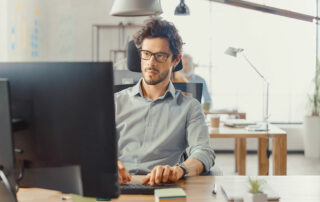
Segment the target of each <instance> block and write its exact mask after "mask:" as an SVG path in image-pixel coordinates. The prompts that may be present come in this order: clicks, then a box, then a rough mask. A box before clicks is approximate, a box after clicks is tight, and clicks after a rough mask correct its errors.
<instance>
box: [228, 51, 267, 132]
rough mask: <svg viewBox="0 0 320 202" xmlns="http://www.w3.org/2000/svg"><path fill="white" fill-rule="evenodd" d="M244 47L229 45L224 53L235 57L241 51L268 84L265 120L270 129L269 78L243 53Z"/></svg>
mask: <svg viewBox="0 0 320 202" xmlns="http://www.w3.org/2000/svg"><path fill="white" fill-rule="evenodd" d="M243 51H244V49H242V48H234V47H229V48H228V49H227V50H226V51H225V52H224V53H225V54H227V55H230V56H233V57H237V55H238V54H239V53H240V54H241V55H242V56H243V57H244V59H245V60H246V61H247V62H248V63H249V65H250V66H251V67H252V69H253V70H254V71H255V72H256V73H257V74H258V75H259V76H260V77H261V78H262V79H263V81H264V82H265V83H266V85H267V96H266V111H265V114H264V115H263V122H264V123H265V127H266V128H265V129H266V130H267V131H268V130H269V122H268V119H269V112H268V111H269V82H268V80H267V79H266V78H265V77H264V76H263V75H262V74H261V73H260V72H259V71H258V69H257V68H256V67H255V66H254V65H253V64H252V63H251V62H250V60H249V59H248V58H247V56H246V55H245V54H244V53H243Z"/></svg>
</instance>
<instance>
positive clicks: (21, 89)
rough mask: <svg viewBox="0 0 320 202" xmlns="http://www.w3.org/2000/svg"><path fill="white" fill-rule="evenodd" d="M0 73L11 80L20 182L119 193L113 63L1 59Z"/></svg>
mask: <svg viewBox="0 0 320 202" xmlns="http://www.w3.org/2000/svg"><path fill="white" fill-rule="evenodd" d="M0 78H7V79H8V80H9V82H10V92H11V97H10V98H11V113H12V118H13V122H14V123H13V139H14V147H15V150H16V151H17V152H15V158H16V168H17V172H19V178H20V182H19V185H20V186H22V187H42V188H49V189H56V190H60V191H63V192H66V193H68V192H71V193H78V194H83V195H84V196H92V197H99V198H114V197H117V196H118V194H119V185H118V175H117V142H116V132H115V117H114V98H113V69H112V63H110V62H105V63H91V62H48V63H45V62H38V63H0ZM19 151H20V152H19Z"/></svg>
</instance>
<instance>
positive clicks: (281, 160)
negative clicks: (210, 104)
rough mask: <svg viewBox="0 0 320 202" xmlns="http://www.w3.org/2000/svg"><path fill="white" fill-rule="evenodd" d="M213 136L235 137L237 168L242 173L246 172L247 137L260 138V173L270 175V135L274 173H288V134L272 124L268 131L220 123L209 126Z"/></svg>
mask: <svg viewBox="0 0 320 202" xmlns="http://www.w3.org/2000/svg"><path fill="white" fill-rule="evenodd" d="M209 130H210V137H211V138H234V139H235V149H234V154H235V170H236V172H238V173H239V174H240V175H245V174H246V155H247V148H246V139H247V138H258V174H259V175H268V171H269V160H268V158H267V153H266V150H267V145H268V137H269V138H272V158H273V175H286V174H287V134H286V132H285V131H283V130H281V129H280V128H277V127H276V126H274V125H271V127H270V130H269V131H268V134H267V132H266V131H248V130H247V129H245V128H231V127H226V126H223V125H220V128H218V129H213V128H209Z"/></svg>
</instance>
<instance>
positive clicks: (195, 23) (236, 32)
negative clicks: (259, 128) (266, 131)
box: [162, 0, 316, 122]
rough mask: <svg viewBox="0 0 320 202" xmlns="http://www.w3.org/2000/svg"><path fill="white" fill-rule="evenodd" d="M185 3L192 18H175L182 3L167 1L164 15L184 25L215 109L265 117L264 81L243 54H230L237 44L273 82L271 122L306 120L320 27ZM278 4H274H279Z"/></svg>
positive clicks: (189, 49) (236, 9) (307, 9)
mask: <svg viewBox="0 0 320 202" xmlns="http://www.w3.org/2000/svg"><path fill="white" fill-rule="evenodd" d="M169 2H170V3H169ZM185 2H186V4H187V5H188V6H189V8H190V13H191V15H190V16H174V15H173V13H174V9H175V7H176V6H177V5H178V3H179V1H176V4H175V3H172V1H168V0H166V1H162V7H163V10H164V13H163V15H162V17H163V18H165V19H167V20H169V21H171V22H173V23H174V24H175V25H176V26H177V28H178V29H179V32H180V34H181V36H182V38H183V41H184V42H185V43H186V44H185V46H184V47H183V49H184V52H185V53H189V54H191V55H192V56H193V57H194V62H195V63H196V64H198V67H197V68H196V70H195V73H196V74H198V75H200V76H202V77H203V78H205V79H206V81H207V84H208V88H209V91H210V93H211V95H212V99H213V106H214V108H215V109H221V108H227V109H233V108H236V109H238V110H239V111H243V112H246V113H247V118H248V119H250V120H262V117H263V109H264V107H263V103H264V100H265V98H264V96H265V91H264V82H263V80H262V79H261V78H260V77H259V76H258V74H257V73H256V72H255V71H254V70H253V69H252V68H251V67H250V65H249V64H248V63H247V62H246V61H245V59H244V58H243V57H242V56H241V55H239V56H238V57H237V58H234V57H231V56H228V55H225V54H224V51H225V50H226V49H227V48H228V47H229V46H233V47H237V48H243V49H244V53H245V54H246V56H247V57H248V58H249V60H250V61H251V62H252V64H254V65H255V66H256V68H257V69H259V71H260V72H261V73H262V74H263V75H264V76H265V77H266V78H268V80H269V82H270V92H269V93H270V95H269V114H270V115H271V116H270V118H269V120H270V121H272V122H301V121H302V120H303V116H304V115H305V114H306V107H307V101H308V97H307V93H308V92H310V89H311V87H312V79H313V75H314V70H315V49H316V46H315V30H316V29H315V28H316V27H315V26H316V25H315V24H314V23H310V22H304V21H299V20H295V19H291V18H286V17H281V16H276V15H271V14H266V13H262V12H257V11H253V10H249V9H244V8H239V7H234V6H228V5H224V4H220V3H215V2H210V1H206V0H202V1H185ZM252 2H253V1H252ZM268 2H269V1H268ZM270 2H271V1H270ZM272 2H273V4H272V5H271V4H270V5H269V6H274V7H277V5H275V4H276V2H275V1H272ZM279 2H283V1H279ZM286 2H287V3H288V1H286ZM296 2H298V1H296ZM308 2H309V1H308ZM255 3H261V2H258V1H255ZM266 3H267V2H266ZM303 4H304V5H308V6H304V7H303V8H304V9H305V11H304V13H306V14H310V15H312V13H311V12H313V11H314V10H315V8H314V7H315V2H314V1H310V2H309V4H308V3H307V1H303ZM283 5H285V4H284V3H283ZM310 5H312V6H310ZM280 8H281V7H280ZM296 12H300V11H296ZM301 12H302V11H301ZM313 15H314V14H313Z"/></svg>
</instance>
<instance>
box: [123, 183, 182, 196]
mask: <svg viewBox="0 0 320 202" xmlns="http://www.w3.org/2000/svg"><path fill="white" fill-rule="evenodd" d="M179 187H180V186H179V185H176V184H171V185H170V184H169V185H168V184H166V185H154V186H150V185H146V184H121V185H120V194H145V195H152V194H154V190H155V189H166V188H179Z"/></svg>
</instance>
